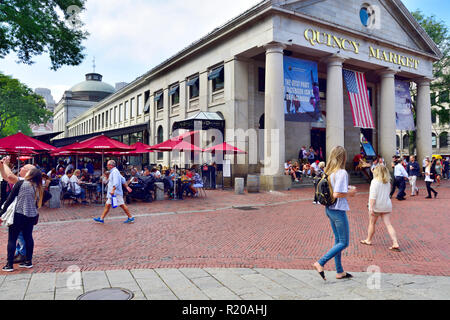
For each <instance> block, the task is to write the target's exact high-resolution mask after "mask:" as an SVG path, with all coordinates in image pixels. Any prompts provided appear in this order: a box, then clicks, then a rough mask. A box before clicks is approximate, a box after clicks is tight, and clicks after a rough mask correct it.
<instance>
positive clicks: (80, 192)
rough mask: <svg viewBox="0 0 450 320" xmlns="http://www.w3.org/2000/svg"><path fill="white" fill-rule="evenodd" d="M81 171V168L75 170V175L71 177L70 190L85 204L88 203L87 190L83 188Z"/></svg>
mask: <svg viewBox="0 0 450 320" xmlns="http://www.w3.org/2000/svg"><path fill="white" fill-rule="evenodd" d="M80 177H81V171H80V170H79V169H77V170H75V171H74V173H73V175H72V176H71V177H70V190H71V191H72V193H73V195H74V196H75V197H76V198H80V199H81V201H82V203H83V204H86V203H87V201H86V191H85V190H84V189H83V188H81V184H82V182H81V180H80Z"/></svg>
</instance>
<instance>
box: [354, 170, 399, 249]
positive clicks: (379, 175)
mask: <svg viewBox="0 0 450 320" xmlns="http://www.w3.org/2000/svg"><path fill="white" fill-rule="evenodd" d="M373 177H374V178H373V180H372V183H371V184H370V196H369V219H370V221H369V230H368V231H367V239H365V240H361V241H360V242H361V244H365V245H368V246H371V245H372V238H373V235H374V234H375V225H376V223H377V220H378V218H380V217H381V219H382V220H383V222H384V224H385V225H386V228H387V230H388V233H389V236H390V237H391V239H392V243H393V245H392V247H390V248H389V250H392V251H397V252H399V251H400V248H399V245H398V240H397V235H396V233H395V229H394V227H393V226H392V224H391V220H390V214H391V212H392V202H391V199H390V196H389V195H390V190H391V174H390V172H389V170H388V168H386V166H384V165H380V166H377V167H376V168H375V169H374V170H373Z"/></svg>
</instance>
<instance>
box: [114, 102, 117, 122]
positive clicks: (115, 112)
mask: <svg viewBox="0 0 450 320" xmlns="http://www.w3.org/2000/svg"><path fill="white" fill-rule="evenodd" d="M114 123H117V106H115V107H114Z"/></svg>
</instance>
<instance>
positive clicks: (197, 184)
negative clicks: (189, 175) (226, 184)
mask: <svg viewBox="0 0 450 320" xmlns="http://www.w3.org/2000/svg"><path fill="white" fill-rule="evenodd" d="M193 182H194V183H193V185H192V188H193V189H194V190H195V195H194V197H198V194H199V193H198V188H203V180H202V177H201V176H200V175H199V174H198V173H197V172H195V171H194V178H193Z"/></svg>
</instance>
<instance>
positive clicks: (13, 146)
mask: <svg viewBox="0 0 450 320" xmlns="http://www.w3.org/2000/svg"><path fill="white" fill-rule="evenodd" d="M0 149H6V150H10V151H14V152H16V153H20V154H24V153H25V152H26V151H29V150H31V151H53V150H56V148H55V147H54V146H51V145H49V144H46V143H44V142H42V141H39V140H36V139H34V138H32V137H29V136H26V135H24V134H23V133H22V132H19V133H16V134H15V135H12V136H9V137H6V138H3V139H0Z"/></svg>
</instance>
